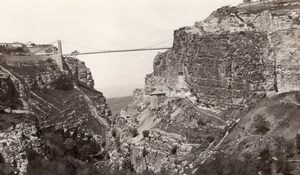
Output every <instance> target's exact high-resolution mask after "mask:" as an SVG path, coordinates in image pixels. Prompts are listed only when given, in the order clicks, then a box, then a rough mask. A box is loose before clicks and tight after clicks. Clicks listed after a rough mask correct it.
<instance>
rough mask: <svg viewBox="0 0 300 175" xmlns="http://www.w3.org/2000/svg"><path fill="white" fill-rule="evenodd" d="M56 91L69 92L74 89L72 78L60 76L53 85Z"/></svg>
mask: <svg viewBox="0 0 300 175" xmlns="http://www.w3.org/2000/svg"><path fill="white" fill-rule="evenodd" d="M52 85H53V86H54V88H55V89H56V90H62V91H69V90H72V89H73V88H74V86H73V82H72V80H71V78H69V77H67V76H66V75H62V76H60V77H59V78H58V79H57V80H56V81H54V82H53V83H52Z"/></svg>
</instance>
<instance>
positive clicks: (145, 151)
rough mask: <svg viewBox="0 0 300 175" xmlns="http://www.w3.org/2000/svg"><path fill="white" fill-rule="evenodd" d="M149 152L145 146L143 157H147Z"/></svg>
mask: <svg viewBox="0 0 300 175" xmlns="http://www.w3.org/2000/svg"><path fill="white" fill-rule="evenodd" d="M148 154H149V153H148V151H147V149H146V147H144V148H143V151H142V156H143V157H146V156H147V155H148Z"/></svg>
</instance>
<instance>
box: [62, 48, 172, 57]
mask: <svg viewBox="0 0 300 175" xmlns="http://www.w3.org/2000/svg"><path fill="white" fill-rule="evenodd" d="M167 49H171V47H162V48H144V49H126V50H105V51H98V52H83V53H74V54H72V53H71V54H63V56H73V55H75V56H77V55H91V54H103V53H117V52H139V51H151V50H167Z"/></svg>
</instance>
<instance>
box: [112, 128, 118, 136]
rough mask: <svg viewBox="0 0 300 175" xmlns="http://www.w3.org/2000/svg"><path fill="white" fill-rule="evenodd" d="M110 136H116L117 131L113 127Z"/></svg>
mask: <svg viewBox="0 0 300 175" xmlns="http://www.w3.org/2000/svg"><path fill="white" fill-rule="evenodd" d="M111 136H112V137H113V138H116V137H117V132H116V130H115V129H113V130H112V131H111Z"/></svg>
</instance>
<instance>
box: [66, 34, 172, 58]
mask: <svg viewBox="0 0 300 175" xmlns="http://www.w3.org/2000/svg"><path fill="white" fill-rule="evenodd" d="M171 40H173V38H169V39H167V40H165V41H162V42H159V43H156V44H152V45H149V46H146V47H142V48H138V49H123V50H102V49H96V48H92V47H88V46H83V45H80V44H75V43H72V42H69V41H65V40H63V42H66V43H68V44H71V45H74V46H79V47H83V48H88V49H93V50H97V51H95V52H82V53H80V52H76V53H71V54H63V56H77V55H90V54H103V53H116V52H138V51H151V50H166V49H170V48H171V47H159V48H153V47H154V46H158V45H161V44H164V43H167V42H169V41H171Z"/></svg>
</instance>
